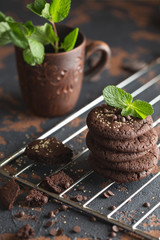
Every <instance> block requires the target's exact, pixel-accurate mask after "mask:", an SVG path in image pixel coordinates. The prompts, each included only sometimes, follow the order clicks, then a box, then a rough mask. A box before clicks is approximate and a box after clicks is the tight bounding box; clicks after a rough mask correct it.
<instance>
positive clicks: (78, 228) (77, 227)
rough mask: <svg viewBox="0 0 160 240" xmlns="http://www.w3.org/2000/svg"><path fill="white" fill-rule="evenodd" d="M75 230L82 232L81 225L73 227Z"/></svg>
mask: <svg viewBox="0 0 160 240" xmlns="http://www.w3.org/2000/svg"><path fill="white" fill-rule="evenodd" d="M73 232H75V233H79V232H81V228H80V226H74V228H73Z"/></svg>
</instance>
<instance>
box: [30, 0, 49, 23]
mask: <svg viewBox="0 0 160 240" xmlns="http://www.w3.org/2000/svg"><path fill="white" fill-rule="evenodd" d="M27 8H28V9H29V10H31V11H32V12H34V13H36V14H37V15H38V16H40V17H43V18H45V19H47V20H50V19H51V16H50V11H49V9H50V4H49V3H47V2H46V1H45V0H35V1H34V2H33V3H30V4H28V5H27Z"/></svg>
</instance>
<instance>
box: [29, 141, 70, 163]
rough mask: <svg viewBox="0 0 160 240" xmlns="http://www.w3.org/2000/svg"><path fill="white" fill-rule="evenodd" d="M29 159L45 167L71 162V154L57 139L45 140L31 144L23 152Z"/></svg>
mask: <svg viewBox="0 0 160 240" xmlns="http://www.w3.org/2000/svg"><path fill="white" fill-rule="evenodd" d="M25 154H26V155H27V156H28V158H29V159H31V160H34V161H38V162H43V163H45V164H46V165H49V166H53V165H55V164H61V163H68V162H69V161H71V159H72V156H73V153H72V150H71V149H70V148H68V147H67V146H65V145H64V144H63V143H62V142H60V141H59V140H58V139H57V138H55V137H52V138H45V139H41V140H35V141H33V142H31V143H30V144H29V145H28V146H27V147H26V150H25Z"/></svg>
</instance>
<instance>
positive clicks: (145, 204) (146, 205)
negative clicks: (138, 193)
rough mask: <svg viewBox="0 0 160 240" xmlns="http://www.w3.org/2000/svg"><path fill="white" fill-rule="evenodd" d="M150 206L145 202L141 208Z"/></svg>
mask: <svg viewBox="0 0 160 240" xmlns="http://www.w3.org/2000/svg"><path fill="white" fill-rule="evenodd" d="M150 206H151V204H150V203H149V202H145V203H144V204H143V207H150Z"/></svg>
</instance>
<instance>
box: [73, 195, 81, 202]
mask: <svg viewBox="0 0 160 240" xmlns="http://www.w3.org/2000/svg"><path fill="white" fill-rule="evenodd" d="M72 199H73V200H75V201H77V202H82V201H83V196H82V195H80V194H78V195H76V196H74V197H72Z"/></svg>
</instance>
